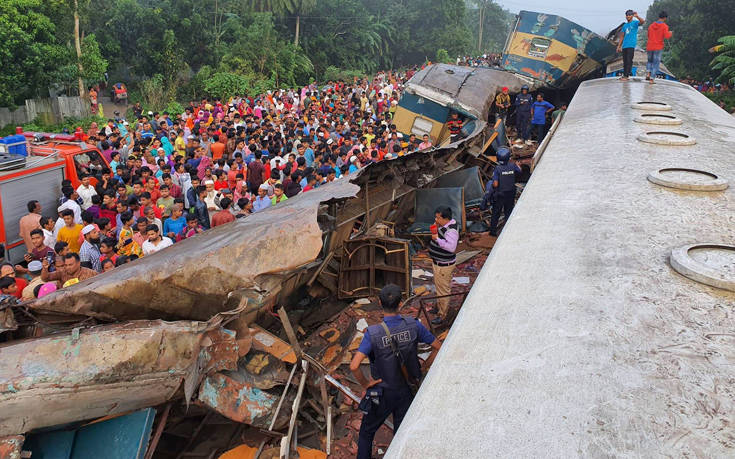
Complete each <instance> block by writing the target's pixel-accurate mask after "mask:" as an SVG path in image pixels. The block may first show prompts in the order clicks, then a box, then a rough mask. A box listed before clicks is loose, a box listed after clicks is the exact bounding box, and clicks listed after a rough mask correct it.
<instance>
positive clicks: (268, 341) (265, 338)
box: [250, 325, 296, 363]
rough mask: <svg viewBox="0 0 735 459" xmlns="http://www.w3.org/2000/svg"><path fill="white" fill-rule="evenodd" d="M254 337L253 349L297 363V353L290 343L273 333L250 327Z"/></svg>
mask: <svg viewBox="0 0 735 459" xmlns="http://www.w3.org/2000/svg"><path fill="white" fill-rule="evenodd" d="M250 333H251V335H252V337H253V349H256V350H258V351H264V352H267V353H269V354H271V355H273V356H274V357H276V358H278V359H280V360H283V361H284V362H286V363H296V353H295V352H294V350H293V347H291V345H290V344H288V343H287V342H285V341H284V340H282V339H281V338H279V337H277V336H276V335H274V334H273V333H271V332H269V331H267V330H265V329H263V328H260V327H258V326H257V325H256V326H254V327H252V328H250Z"/></svg>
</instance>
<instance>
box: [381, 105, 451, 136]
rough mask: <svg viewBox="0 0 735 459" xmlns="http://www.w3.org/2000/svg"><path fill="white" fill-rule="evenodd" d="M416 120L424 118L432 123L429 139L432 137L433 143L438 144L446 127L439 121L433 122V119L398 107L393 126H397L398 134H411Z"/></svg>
mask: <svg viewBox="0 0 735 459" xmlns="http://www.w3.org/2000/svg"><path fill="white" fill-rule="evenodd" d="M416 118H422V119H424V120H426V121H429V122H430V123H431V132H430V133H429V137H431V141H432V142H434V143H436V142H437V139H438V138H439V136H440V135H441V132H442V128H443V127H444V125H443V124H442V123H439V122H438V121H435V120H432V119H431V118H427V117H425V116H421V115H419V114H417V113H414V112H412V111H411V110H408V109H406V108H404V107H401V106H398V107H396V113H395V114H394V115H393V124H395V125H396V129H397V130H398V132H405V133H409V134H410V133H411V128H412V127H413V123H414V121H415V120H416Z"/></svg>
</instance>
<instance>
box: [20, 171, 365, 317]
mask: <svg viewBox="0 0 735 459" xmlns="http://www.w3.org/2000/svg"><path fill="white" fill-rule="evenodd" d="M358 190H359V187H358V186H356V185H353V184H352V183H350V182H349V181H348V180H337V181H334V182H332V183H330V184H327V185H324V186H321V187H319V188H317V189H315V190H312V191H310V192H308V193H303V194H300V195H299V196H297V197H296V198H294V199H289V200H288V201H286V202H284V203H282V204H279V205H278V206H277V207H273V208H269V209H267V210H265V211H263V212H258V213H255V214H253V215H251V216H249V217H247V218H243V219H238V220H236V221H234V222H232V223H228V224H227V225H222V227H218V228H213V229H211V230H208V231H206V232H204V233H203V234H200V235H197V236H195V237H192V238H190V239H187V240H184V241H181V242H178V243H176V244H174V245H173V246H172V247H169V248H167V249H166V250H163V251H161V252H158V253H155V254H153V255H149V256H147V257H143V258H141V259H139V260H135V261H133V262H132V263H128V264H125V265H123V266H121V267H119V268H116V269H114V270H113V271H110V272H107V273H103V274H100V275H98V276H95V277H93V278H91V279H88V280H86V281H83V282H80V283H79V284H76V285H74V286H72V287H69V288H64V289H61V290H58V291H57V292H55V293H52V294H51V295H47V296H45V297H43V298H41V299H38V300H35V301H33V302H31V303H30V306H31V307H32V308H34V309H39V310H46V311H57V312H66V313H74V314H83V315H88V316H97V317H103V318H114V319H118V320H128V319H154V318H160V319H168V320H170V319H194V320H207V319H209V318H211V317H212V316H214V315H215V314H217V313H218V312H220V311H223V310H225V309H227V307H228V306H227V305H226V303H227V293H228V292H231V291H236V290H242V289H250V290H254V291H258V292H260V294H261V296H262V301H266V300H267V298H268V297H272V296H273V295H272V294H271V290H275V291H276V293H277V289H278V288H279V285H280V281H281V277H280V276H281V275H282V274H283V273H284V272H287V271H290V270H293V269H296V268H298V267H300V266H302V265H305V264H307V263H310V262H312V261H314V260H315V259H316V258H317V257H318V256H319V253H320V251H321V249H322V230H321V229H320V227H319V224H318V222H317V213H318V210H319V205H320V204H321V203H323V202H328V201H332V200H339V199H345V198H349V197H353V196H355V195H356V194H357V192H358ZM295 235H298V237H295ZM269 277H272V278H273V279H269ZM256 306H257V305H256Z"/></svg>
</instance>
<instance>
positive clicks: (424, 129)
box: [411, 116, 434, 137]
mask: <svg viewBox="0 0 735 459" xmlns="http://www.w3.org/2000/svg"><path fill="white" fill-rule="evenodd" d="M423 123H426V124H425V125H424V126H421V124H423ZM433 128H434V123H432V122H431V120H428V119H426V118H422V117H420V116H417V117H416V118H414V120H413V124H412V125H411V134H416V136H418V137H422V136H423V135H424V134H426V135H428V136H429V137H431V130H432V129H433Z"/></svg>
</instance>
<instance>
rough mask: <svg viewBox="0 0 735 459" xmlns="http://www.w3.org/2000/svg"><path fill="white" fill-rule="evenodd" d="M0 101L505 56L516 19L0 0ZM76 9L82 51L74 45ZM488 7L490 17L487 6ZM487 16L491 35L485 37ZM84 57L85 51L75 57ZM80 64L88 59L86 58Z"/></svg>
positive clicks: (473, 7) (200, 88)
mask: <svg viewBox="0 0 735 459" xmlns="http://www.w3.org/2000/svg"><path fill="white" fill-rule="evenodd" d="M0 5H2V8H0V41H1V42H2V43H3V44H4V46H3V48H2V50H0V56H2V62H3V63H7V64H6V65H4V67H3V69H2V71H1V72H0V106H5V105H12V104H13V103H20V102H22V100H23V99H25V98H28V97H34V96H38V95H44V94H45V93H46V92H47V88H48V87H49V86H51V87H55V88H57V89H61V90H63V91H64V92H67V93H69V94H76V93H77V92H78V91H79V87H80V86H82V84H80V80H79V77H80V76H81V79H82V81H83V85H84V86H89V85H90V84H92V83H95V82H97V81H100V80H101V79H102V77H103V75H104V72H105V71H107V72H108V73H109V76H110V81H111V82H117V81H122V82H126V83H128V84H129V85H131V84H132V86H133V87H136V88H137V89H138V91H137V92H136V94H141V95H147V96H153V97H154V98H156V99H157V101H156V105H164V106H165V105H166V104H167V103H169V102H170V101H172V100H174V99H175V98H176V96H178V97H179V98H181V97H188V96H192V97H193V96H199V95H202V94H207V95H224V94H230V93H232V91H233V90H243V91H247V90H259V89H265V88H271V87H276V86H293V85H297V84H305V83H308V82H309V81H311V80H314V79H317V80H326V79H331V78H344V77H347V78H351V77H353V76H359V75H364V74H367V73H372V72H375V71H376V70H380V69H394V68H399V67H404V66H408V65H415V64H421V63H423V62H425V61H426V60H435V59H436V56H437V51H438V50H445V51H446V52H447V53H448V55H449V56H451V57H452V58H453V57H456V56H457V55H460V54H464V53H471V54H476V53H477V52H478V51H481V52H493V51H495V52H497V51H500V47H501V46H502V44H503V43H504V40H505V36H506V35H507V33H508V29H509V26H510V21H511V19H512V15H511V14H509V13H508V12H507V11H504V10H503V9H502V8H500V7H499V6H498V5H497V4H495V3H493V2H492V1H491V0H472V1H470V0H410V1H409V0H398V1H396V0H160V1H155V2H151V1H147V0H97V1H94V2H92V1H90V0H45V1H42V0H0ZM75 13H78V24H79V34H78V37H79V40H78V41H79V45H80V53H77V52H76V41H77V40H76V38H77V34H75ZM480 13H482V14H480ZM480 16H482V18H483V21H482V26H483V27H482V30H483V32H482V36H481V37H479V36H478V35H479V30H480V21H479V18H480ZM77 56H81V58H77ZM79 64H81V65H79Z"/></svg>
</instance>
